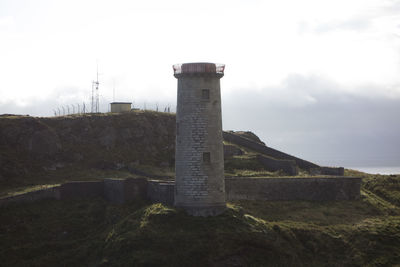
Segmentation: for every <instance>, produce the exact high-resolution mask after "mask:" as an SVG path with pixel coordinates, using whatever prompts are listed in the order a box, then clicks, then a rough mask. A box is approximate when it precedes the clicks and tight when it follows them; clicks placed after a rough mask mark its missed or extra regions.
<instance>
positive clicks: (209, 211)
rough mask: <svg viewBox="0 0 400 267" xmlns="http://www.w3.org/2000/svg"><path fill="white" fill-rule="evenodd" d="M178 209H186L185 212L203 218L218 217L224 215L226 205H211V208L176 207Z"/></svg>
mask: <svg viewBox="0 0 400 267" xmlns="http://www.w3.org/2000/svg"><path fill="white" fill-rule="evenodd" d="M176 207H179V208H182V209H184V210H185V212H186V213H187V214H189V215H192V216H202V217H208V216H217V215H220V214H222V213H224V211H225V210H226V204H220V205H210V206H186V205H185V206H182V205H176Z"/></svg>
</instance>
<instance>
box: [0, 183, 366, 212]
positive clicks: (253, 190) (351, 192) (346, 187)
mask: <svg viewBox="0 0 400 267" xmlns="http://www.w3.org/2000/svg"><path fill="white" fill-rule="evenodd" d="M225 186H226V192H225V194H226V199H227V201H235V200H273V201H277V200H285V201H286V200H308V201H334V200H355V199H359V198H360V187H361V178H355V177H329V178H326V177H315V178H288V177H269V178H249V177H235V178H226V179H225ZM174 188H175V183H174V181H160V180H146V179H144V178H128V179H104V180H103V181H89V182H85V181H83V182H68V183H65V184H62V185H58V186H54V187H51V188H46V189H40V190H36V191H33V192H28V193H24V194H20V195H16V196H10V197H6V198H2V199H0V206H1V205H6V204H10V203H19V202H32V201H37V200H41V199H55V200H73V199H83V198H90V197H102V198H105V199H106V200H108V201H110V202H112V203H115V204H123V203H129V202H131V201H135V200H139V199H142V200H143V199H147V200H150V201H151V202H154V203H163V204H166V205H173V203H174Z"/></svg>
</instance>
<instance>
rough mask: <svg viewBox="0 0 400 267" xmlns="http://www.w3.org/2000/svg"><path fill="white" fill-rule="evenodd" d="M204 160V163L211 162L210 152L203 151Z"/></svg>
mask: <svg viewBox="0 0 400 267" xmlns="http://www.w3.org/2000/svg"><path fill="white" fill-rule="evenodd" d="M203 162H204V163H210V162H211V156H210V152H203Z"/></svg>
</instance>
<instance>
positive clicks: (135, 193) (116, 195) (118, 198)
mask: <svg viewBox="0 0 400 267" xmlns="http://www.w3.org/2000/svg"><path fill="white" fill-rule="evenodd" d="M146 191H147V180H146V179H145V178H136V179H133V178H129V179H112V178H109V179H104V197H105V199H106V200H108V201H110V202H112V203H118V204H122V203H126V202H129V201H133V200H137V199H145V198H146V197H147V196H146V195H147V192H146Z"/></svg>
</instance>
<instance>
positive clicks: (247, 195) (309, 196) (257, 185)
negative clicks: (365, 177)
mask: <svg viewBox="0 0 400 267" xmlns="http://www.w3.org/2000/svg"><path fill="white" fill-rule="evenodd" d="M360 187H361V178H353V177H332V178H325V177H316V178H227V179H225V191H226V197H227V200H228V201H231V200H243V199H249V200H310V201H328V200H329V201H331V200H355V199H359V198H360Z"/></svg>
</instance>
